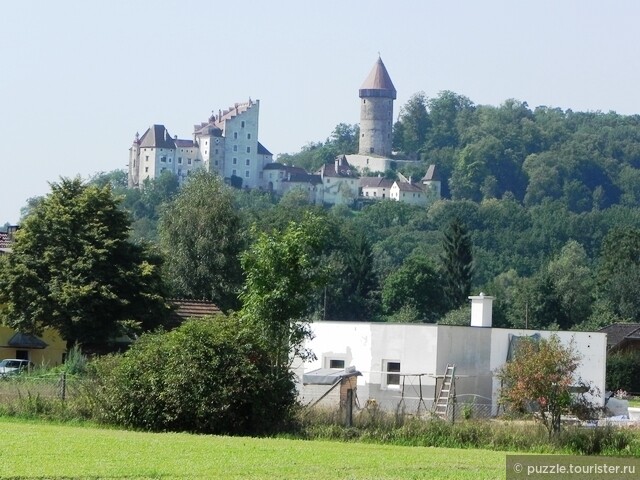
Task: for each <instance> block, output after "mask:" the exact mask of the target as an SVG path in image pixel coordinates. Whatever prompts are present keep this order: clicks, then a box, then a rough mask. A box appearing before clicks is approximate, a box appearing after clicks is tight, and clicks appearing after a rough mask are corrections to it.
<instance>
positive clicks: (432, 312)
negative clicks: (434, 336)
mask: <svg viewBox="0 0 640 480" xmlns="http://www.w3.org/2000/svg"><path fill="white" fill-rule="evenodd" d="M403 307H404V308H405V310H404V311H406V312H413V311H415V312H417V314H418V319H419V320H421V321H424V322H435V321H437V320H438V319H439V318H440V316H441V315H442V314H443V313H444V312H445V311H446V301H445V300H444V295H443V291H442V281H441V278H440V275H438V271H437V269H436V267H435V265H434V264H433V263H432V262H431V261H430V260H429V259H427V258H425V257H422V256H412V257H409V258H408V259H406V260H405V262H404V263H403V264H402V266H401V267H400V268H399V269H398V270H396V271H395V272H393V273H391V274H390V275H389V276H388V277H387V280H386V281H385V283H384V286H383V288H382V308H383V310H384V312H385V313H386V314H387V315H394V314H395V312H398V311H401V309H403ZM407 309H408V310H407Z"/></svg>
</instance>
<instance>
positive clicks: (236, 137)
mask: <svg viewBox="0 0 640 480" xmlns="http://www.w3.org/2000/svg"><path fill="white" fill-rule="evenodd" d="M233 139H234V140H237V139H238V132H233Z"/></svg>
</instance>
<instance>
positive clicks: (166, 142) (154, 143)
mask: <svg viewBox="0 0 640 480" xmlns="http://www.w3.org/2000/svg"><path fill="white" fill-rule="evenodd" d="M140 146H141V147H151V148H176V144H175V142H174V141H173V138H171V135H169V132H168V131H167V129H166V128H165V127H164V125H151V127H149V128H147V131H146V132H144V135H142V138H141V139H140Z"/></svg>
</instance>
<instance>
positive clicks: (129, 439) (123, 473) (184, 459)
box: [0, 418, 506, 480]
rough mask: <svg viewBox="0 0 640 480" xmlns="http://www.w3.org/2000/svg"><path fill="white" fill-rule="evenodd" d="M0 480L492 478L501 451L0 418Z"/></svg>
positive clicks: (499, 473) (501, 471)
mask: <svg viewBox="0 0 640 480" xmlns="http://www.w3.org/2000/svg"><path fill="white" fill-rule="evenodd" d="M0 429H2V431H3V440H4V442H3V443H4V445H3V448H2V454H1V457H0V458H1V461H0V477H2V478H6V477H14V478H16V477H18V478H19V477H30V478H32V477H39V478H53V477H66V478H69V477H72V478H104V477H107V478H212V479H216V478H222V479H227V478H231V479H233V478H237V479H240V478H242V479H247V478H251V479H258V478H265V479H270V480H277V479H305V478H307V479H318V480H320V479H404V478H407V479H417V478H436V479H493V478H504V477H505V456H506V453H505V452H493V451H488V450H456V449H445V448H423V447H398V446H389V445H373V444H362V443H341V442H324V441H303V440H285V439H259V438H246V437H242V438H237V437H216V436H200V435H189V434H178V433H161V434H157V433H155V434H154V433H142V432H130V431H122V430H111V429H103V428H95V427H87V426H70V425H57V424H49V423H41V422H35V421H34V422H30V421H22V420H15V419H9V418H0Z"/></svg>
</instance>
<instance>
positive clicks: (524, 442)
mask: <svg viewBox="0 0 640 480" xmlns="http://www.w3.org/2000/svg"><path fill="white" fill-rule="evenodd" d="M339 420H340V416H339V414H337V413H336V412H335V411H323V410H319V409H318V410H315V411H313V412H305V414H304V415H303V416H302V418H301V422H300V429H299V431H298V433H297V435H298V436H299V437H301V438H305V439H321V440H338V441H359V442H368V443H386V444H392V445H404V446H422V447H447V448H482V449H489V450H502V451H525V452H537V453H571V454H581V455H617V456H625V455H631V456H640V431H638V430H631V429H623V428H616V427H611V426H606V427H597V428H595V427H591V428H586V427H581V426H567V427H565V428H564V429H563V431H562V433H561V435H560V436H559V437H558V438H556V439H554V440H553V441H549V436H548V432H547V431H546V430H545V429H544V428H543V427H542V426H541V425H540V424H538V423H535V422H533V421H531V420H525V421H522V420H508V421H507V420H460V421H458V422H456V423H451V422H446V421H444V420H441V419H439V418H415V417H404V418H399V417H397V416H396V415H393V414H386V413H383V412H380V411H375V412H370V411H369V412H368V411H366V409H365V410H363V411H362V412H360V414H359V415H357V416H356V417H355V418H354V426H353V427H344V426H341V425H340V421H339Z"/></svg>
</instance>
